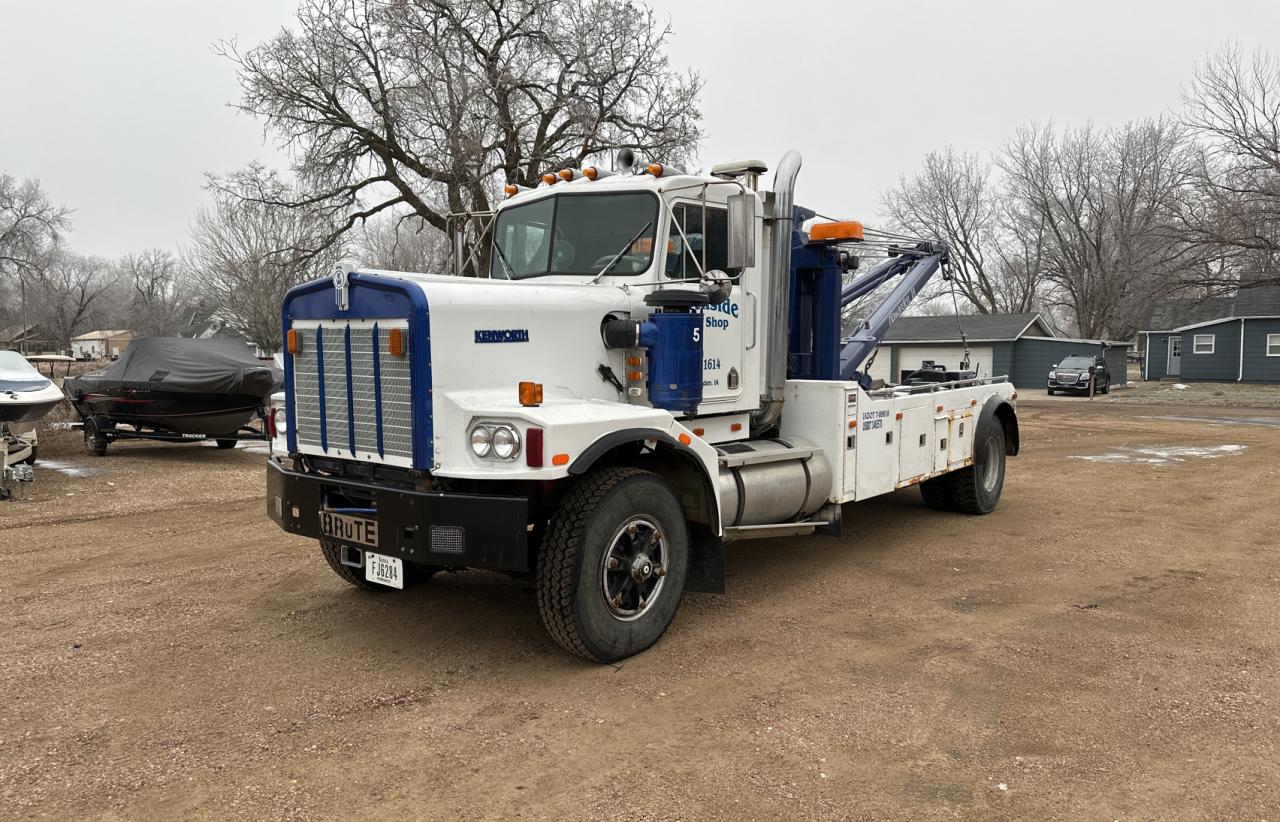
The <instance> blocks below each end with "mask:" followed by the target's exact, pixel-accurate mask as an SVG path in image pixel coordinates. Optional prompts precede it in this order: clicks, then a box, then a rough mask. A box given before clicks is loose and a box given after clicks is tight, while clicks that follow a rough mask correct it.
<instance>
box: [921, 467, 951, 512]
mask: <svg viewBox="0 0 1280 822" xmlns="http://www.w3.org/2000/svg"><path fill="white" fill-rule="evenodd" d="M954 479H955V475H954V474H943V475H942V476H940V477H934V478H933V479H927V480H925V481H924V482H922V483H920V496H922V497H924V504H925V505H926V506H928V507H930V508H932V509H933V510H935V511H954V510H955V508H956V506H955V503H954V501H953V499H952V497H953V496H954V495H955V487H954V486H955V483H954V482H952V480H954Z"/></svg>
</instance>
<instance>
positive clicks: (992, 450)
mask: <svg viewBox="0 0 1280 822" xmlns="http://www.w3.org/2000/svg"><path fill="white" fill-rule="evenodd" d="M1004 459H1005V441H1004V426H1003V425H1001V424H1000V421H999V420H997V419H995V418H991V419H989V420H987V422H986V425H984V426H983V427H982V429H981V430H979V431H978V436H977V438H976V439H975V440H974V443H973V465H971V466H969V467H968V468H965V469H963V470H960V471H956V472H955V473H954V474H952V476H953V477H954V478H955V479H954V480H953V483H954V485H953V486H952V487H953V489H954V490H953V493H952V495H951V500H952V505H953V506H954V507H955V509H956V510H957V511H961V512H963V513H965V514H990V513H991V512H992V511H994V510H995V509H996V503H998V502H999V501H1000V492H1001V491H1003V490H1004Z"/></svg>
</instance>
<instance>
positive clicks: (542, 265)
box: [489, 192, 658, 280]
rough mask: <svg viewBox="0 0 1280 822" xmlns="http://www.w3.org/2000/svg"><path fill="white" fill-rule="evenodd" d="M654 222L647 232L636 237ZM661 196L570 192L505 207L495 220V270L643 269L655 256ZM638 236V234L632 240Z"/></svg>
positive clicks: (501, 273) (529, 273)
mask: <svg viewBox="0 0 1280 822" xmlns="http://www.w3.org/2000/svg"><path fill="white" fill-rule="evenodd" d="M646 223H648V225H649V227H648V229H646V230H645V232H644V233H643V234H640V236H639V237H636V235H637V234H639V232H640V230H641V229H642V228H644V226H645V224H646ZM657 225H658V200H657V197H655V196H654V195H653V194H649V193H645V192H635V193H630V194H564V195H559V196H555V197H548V198H546V199H543V200H538V201H537V202H533V203H528V204H526V205H519V206H513V207H511V208H507V209H504V210H503V211H502V213H501V214H499V215H498V222H497V224H496V225H495V226H494V234H493V236H494V245H495V247H496V249H495V251H494V253H493V254H492V255H490V256H491V258H492V259H490V261H489V276H490V277H493V278H495V279H512V280H523V279H525V278H527V277H541V276H543V275H546V274H581V275H584V276H586V275H591V276H594V275H595V274H597V273H598V272H599V271H600V269H602V268H604V267H605V266H606V265H608V264H609V261H610V260H612V259H613V258H614V257H615V256H616V255H617V254H618V253H619V252H622V256H621V257H618V261H617V262H615V263H614V264H613V267H612V268H610V269H609V273H610V274H639V273H641V272H643V271H646V270H648V268H649V263H650V262H651V261H652V260H653V237H654V232H655V231H656V230H657ZM633 237H636V239H635V240H634V241H633V242H630V243H629V244H628V241H630V240H631V239H632V238H633Z"/></svg>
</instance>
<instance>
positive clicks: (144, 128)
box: [0, 0, 1280, 256]
mask: <svg viewBox="0 0 1280 822" xmlns="http://www.w3.org/2000/svg"><path fill="white" fill-rule="evenodd" d="M654 5H655V6H656V7H657V8H658V9H659V10H660V11H661V12H662V13H663V14H666V15H669V16H670V18H671V21H672V24H673V26H674V28H675V38H674V40H673V41H672V44H671V49H670V55H671V59H672V63H673V64H674V65H676V66H680V67H691V68H695V69H697V70H698V71H700V72H701V73H702V75H703V77H704V78H705V80H706V90H705V92H704V94H703V112H704V123H703V125H704V128H705V130H706V131H707V135H708V136H707V140H706V142H705V144H704V145H703V147H702V151H701V160H702V162H703V163H705V164H706V165H707V166H708V167H709V166H710V165H711V164H713V163H716V162H720V161H723V160H728V159H741V158H756V159H760V160H764V161H765V162H766V163H768V164H769V166H770V167H772V166H773V165H774V164H776V162H777V160H778V158H779V157H780V156H781V155H782V153H783V152H784V151H785V150H786V149H787V148H796V149H799V150H800V151H801V152H802V153H803V155H804V158H805V164H804V170H803V172H802V173H801V176H800V181H799V184H798V189H797V199H798V200H799V201H800V202H801V203H803V204H805V205H808V206H811V207H814V208H817V209H818V210H819V211H822V212H824V213H827V214H832V215H835V216H848V217H857V218H862V219H868V220H870V219H873V218H874V216H875V214H876V212H877V209H878V206H879V202H880V194H881V192H883V191H884V189H885V188H887V187H889V186H891V185H892V184H893V183H894V182H895V181H896V180H897V178H898V176H899V175H901V174H904V173H905V174H909V173H911V172H912V171H913V170H914V169H915V168H916V167H917V165H918V164H919V162H920V159H921V157H922V156H923V155H924V154H925V153H926V152H928V151H930V150H932V149H938V148H943V147H945V146H946V145H948V144H952V145H955V146H957V147H959V148H962V149H966V150H972V151H978V152H982V153H989V152H992V151H994V150H996V149H997V148H998V147H999V146H1000V143H1001V142H1002V140H1003V139H1004V137H1005V136H1006V135H1008V134H1009V133H1010V132H1012V131H1013V130H1014V129H1016V128H1017V127H1018V126H1019V125H1020V124H1023V123H1025V122H1027V121H1029V120H1033V119H1039V120H1044V119H1049V118H1052V119H1053V120H1055V121H1057V122H1059V123H1083V122H1085V121H1087V120H1090V119H1092V120H1094V121H1095V122H1097V123H1100V124H1108V123H1119V122H1123V121H1124V120H1127V119H1131V118H1135V117H1144V116H1155V115H1159V114H1160V113H1162V112H1165V111H1168V110H1170V109H1171V108H1173V107H1174V106H1175V105H1176V103H1177V95H1178V90H1179V87H1180V86H1181V85H1182V84H1183V83H1184V82H1185V81H1186V79H1187V77H1188V76H1189V73H1190V71H1191V68H1192V65H1193V64H1194V63H1195V61H1197V60H1198V59H1200V58H1202V57H1203V56H1204V54H1205V53H1206V52H1207V51H1210V50H1213V49H1216V48H1217V47H1218V46H1220V45H1221V44H1222V43H1225V42H1228V41H1236V42H1238V43H1239V44H1240V45H1241V46H1243V47H1245V48H1249V49H1251V48H1253V47H1254V46H1256V45H1259V44H1263V43H1267V42H1268V41H1270V43H1269V44H1271V45H1273V47H1280V44H1277V43H1276V41H1275V32H1277V31H1280V2H1276V1H1275V0H1231V1H1230V2H1228V1H1227V0H1219V2H1215V3H1205V2H1203V1H1201V2H1196V3H1192V2H1188V0H1165V2H1160V3H1155V2H1124V1H1123V0H1109V2H1092V0H1076V1H1075V2H1071V3H1062V2H1054V3H1048V2H1028V0H1022V2H1014V1H1012V0H1011V1H1010V2H998V1H997V0H966V2H951V1H949V0H937V1H936V2H919V1H918V0H899V2H884V0H876V2H863V1H862V0H859V1H858V2H811V1H810V0H786V2H778V0H770V2H756V0H738V1H737V2H711V0H697V2H693V0H655V3H654ZM294 7H295V2H294V0H218V1H217V2H182V3H178V2H172V1H171V0H165V1H163V2H162V1H161V0H151V1H150V2H143V0H110V2H89V0H75V1H74V2H73V1H72V0H42V2H32V0H0V43H3V47H4V52H5V61H4V64H5V67H4V69H3V74H2V75H0V123H2V124H3V125H2V127H0V171H4V172H7V173H9V174H13V175H16V176H20V177H27V176H36V177H39V178H40V179H41V180H42V181H43V182H44V184H45V186H46V188H47V189H48V190H49V191H50V193H51V194H52V195H53V196H54V197H55V198H56V199H57V200H59V201H60V202H62V203H64V204H65V205H67V206H69V207H71V208H73V209H75V230H74V232H73V234H72V235H71V237H70V242H71V244H72V246H73V247H75V248H76V249H77V250H79V251H82V252H86V253H93V254H102V255H107V256H116V255H119V254H122V253H125V252H129V251H137V250H141V249H144V248H151V247H159V248H176V247H177V245H178V244H180V243H181V242H182V241H183V239H184V237H185V234H186V231H187V226H188V223H189V221H190V219H191V216H192V214H193V213H194V212H195V210H196V209H197V208H198V207H199V206H200V205H201V204H202V202H203V201H204V198H205V192H204V191H203V189H202V185H203V182H204V179H203V174H204V173H205V172H206V171H226V170H230V169H233V168H236V167H239V166H242V165H244V164H245V163H247V162H249V161H251V160H254V159H264V160H267V161H271V162H278V159H276V158H275V157H274V153H273V150H272V148H271V146H270V144H269V143H264V140H263V134H262V128H261V125H260V124H259V123H256V122H254V121H253V120H251V119H249V118H247V117H245V116H243V115H238V114H236V113H235V112H233V111H232V110H231V109H229V108H228V107H227V105H226V104H227V103H228V102H230V101H232V100H234V99H235V98H236V95H237V86H236V79H235V74H234V72H233V70H232V67H231V65H230V64H229V63H228V62H227V61H226V60H224V59H222V58H219V57H217V56H215V55H214V54H213V53H212V51H211V50H210V44H211V43H212V42H213V41H215V40H218V39H221V38H232V37H235V38H238V39H239V40H240V42H241V43H242V44H254V43H257V42H260V41H261V40H263V39H265V38H266V37H269V36H270V35H271V34H272V33H273V32H275V31H276V30H278V29H279V28H280V27H281V26H284V25H287V24H288V23H289V22H290V19H291V17H292V12H293V9H294Z"/></svg>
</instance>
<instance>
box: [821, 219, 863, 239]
mask: <svg viewBox="0 0 1280 822" xmlns="http://www.w3.org/2000/svg"><path fill="white" fill-rule="evenodd" d="M809 239H810V241H812V242H860V241H861V240H862V239H863V236H862V223H860V222H858V221H857V220H842V221H840V222H836V223H818V224H817V225H815V226H813V227H812V228H810V229H809Z"/></svg>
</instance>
